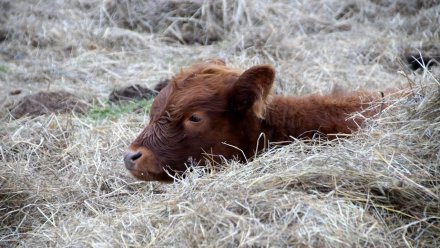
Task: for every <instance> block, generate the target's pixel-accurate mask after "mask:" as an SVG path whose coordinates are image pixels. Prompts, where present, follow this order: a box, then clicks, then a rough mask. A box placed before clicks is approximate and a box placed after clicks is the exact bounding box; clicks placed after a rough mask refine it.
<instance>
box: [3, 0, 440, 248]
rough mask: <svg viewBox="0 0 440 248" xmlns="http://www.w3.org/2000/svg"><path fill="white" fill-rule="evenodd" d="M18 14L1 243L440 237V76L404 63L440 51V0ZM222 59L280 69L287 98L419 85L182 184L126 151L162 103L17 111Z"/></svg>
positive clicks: (14, 6)
mask: <svg viewBox="0 0 440 248" xmlns="http://www.w3.org/2000/svg"><path fill="white" fill-rule="evenodd" d="M173 4H174V6H178V7H176V8H177V10H176V11H173V10H171V9H173V8H170V7H169V6H172V5H173ZM179 4H182V5H179ZM0 12H1V13H0V23H1V24H2V25H1V28H0V58H1V59H0V82H1V83H0V85H1V86H2V91H0V106H1V109H0V122H1V124H0V246H31V247H39V246H57V247H58V246H61V247H63V246H69V247H77V246H80V247H83V246H91V247H96V246H99V247H101V246H102V247H107V246H135V247H138V246H141V247H143V246H159V247H161V246H178V247H188V246H210V247H211V246H229V247H233V246H234V247H235V246H246V247H247V246H275V247H277V246H294V247H296V246H298V247H310V246H311V247H365V246H367V247H371V246H374V247H404V246H410V247H412V246H416V247H439V246H440V215H439V213H440V209H439V208H440V202H439V197H440V192H439V191H440V187H439V176H440V168H439V165H440V152H439V151H440V142H439V140H440V101H439V99H440V83H439V75H440V70H439V68H438V67H436V66H433V67H431V71H426V70H422V69H419V70H418V71H417V72H415V73H414V72H411V71H410V70H409V69H408V67H407V66H406V65H404V64H403V62H402V61H405V58H406V57H407V55H409V54H411V55H416V54H418V53H419V52H422V54H428V55H429V56H430V57H435V56H438V55H439V54H440V49H439V47H438V44H439V37H440V35H439V32H440V30H439V28H440V25H438V24H439V22H440V19H439V18H440V17H439V13H440V5H439V3H438V2H436V1H414V2H411V1H397V2H396V1H357V0H344V1H336V0H322V1H317V0H314V1H294V2H292V1H229V0H228V1H203V2H202V1H172V3H170V4H169V5H163V1H129V0H122V1H116V0H115V1H99V0H93V1H82V0H72V1H64V2H63V1H61V2H60V1H3V2H2V3H1V8H0ZM150 26H151V27H150ZM185 32H186V33H185ZM188 32H189V33H188ZM185 35H187V36H185ZM199 36H200V37H199ZM184 37H187V38H184ZM188 37H189V38H188ZM191 37H193V38H194V37H196V38H197V39H198V40H197V39H193V40H192V41H194V42H190V41H191V39H190V38H191ZM210 37H211V38H212V37H214V38H212V39H211V38H210ZM186 43H194V44H193V45H187V44H186ZM207 44H209V45H207ZM213 57H221V58H223V59H225V60H226V61H227V63H228V64H229V65H231V66H234V67H238V68H242V69H245V68H247V67H249V66H251V65H254V64H258V63H270V64H272V65H274V67H275V68H276V70H277V79H276V80H277V82H276V84H277V85H276V88H275V91H276V92H277V93H280V94H285V95H289V94H305V93H326V92H329V91H330V90H331V89H332V88H334V87H342V88H345V89H350V90H351V89H360V88H366V89H370V90H383V89H385V88H394V87H402V88H405V92H406V93H402V94H400V95H399V96H398V97H397V99H396V98H395V100H389V103H390V105H391V106H390V107H389V108H387V109H384V111H383V112H382V113H381V115H380V116H379V117H378V118H376V119H374V120H369V121H368V122H367V125H366V126H365V127H364V128H363V129H361V130H360V131H359V132H357V133H355V134H353V135H352V136H351V137H350V138H349V139H339V140H335V141H331V142H330V141H301V140H294V141H293V142H292V144H290V145H287V146H284V147H281V148H276V147H273V148H271V149H269V150H268V151H267V152H266V153H264V154H261V155H260V156H258V157H257V158H255V159H254V160H252V161H250V162H249V163H247V164H239V163H236V162H234V161H227V162H225V165H224V167H223V168H222V169H218V170H213V171H208V172H207V171H204V170H201V169H200V168H193V169H192V171H191V172H188V175H187V177H186V178H184V179H180V180H178V181H177V182H175V183H174V184H165V185H164V184H158V183H146V182H139V181H136V180H135V179H133V178H132V177H131V176H130V175H129V174H128V172H127V171H126V170H125V169H124V166H123V163H122V154H123V151H124V149H125V148H126V147H127V145H128V144H129V142H130V141H131V140H132V139H133V138H134V137H135V136H136V135H137V133H139V131H140V130H141V129H142V127H143V126H144V125H145V123H147V122H148V116H147V114H146V113H145V111H140V113H139V111H136V113H134V112H132V111H131V110H130V111H125V112H124V111H122V110H123V109H125V108H121V109H120V111H119V112H117V113H118V115H117V116H114V115H113V116H102V117H99V118H95V117H93V118H92V117H91V115H90V114H89V113H88V112H86V113H85V114H76V113H72V114H53V113H52V114H50V113H47V114H46V115H43V116H38V117H34V118H31V117H29V116H28V117H23V118H20V119H15V118H12V117H11V113H9V111H8V109H9V108H8V106H10V105H11V104H12V103H17V102H19V100H20V99H21V98H22V97H23V96H27V95H29V94H32V93H36V92H39V91H41V90H47V91H61V90H62V91H67V92H69V93H70V94H73V95H76V96H77V97H78V98H80V99H84V100H87V101H88V102H90V103H91V105H93V106H92V107H103V106H106V105H105V102H106V101H107V99H108V95H109V94H110V93H111V92H112V91H113V90H115V89H119V88H123V87H129V86H130V85H136V84H139V85H141V86H143V87H148V88H150V89H153V88H154V86H155V85H156V84H157V83H158V82H160V81H162V80H163V79H164V78H170V77H171V76H172V75H173V74H174V73H175V72H177V71H178V70H179V69H180V67H182V66H185V65H188V64H190V63H192V62H195V61H199V60H202V59H208V58H213ZM387 97H388V96H387ZM127 109H128V108H127Z"/></svg>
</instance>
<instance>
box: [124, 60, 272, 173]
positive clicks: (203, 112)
mask: <svg viewBox="0 0 440 248" xmlns="http://www.w3.org/2000/svg"><path fill="white" fill-rule="evenodd" d="M274 76H275V72H274V70H273V69H272V67H270V66H268V65H260V66H254V67H251V68H250V69H248V70H246V71H245V72H243V73H240V72H239V71H237V70H234V69H230V68H228V67H226V66H225V64H224V62H223V61H220V60H213V61H210V62H206V63H202V64H196V65H194V66H192V67H190V68H187V69H185V70H183V71H181V72H180V73H179V74H177V75H176V76H175V77H174V78H173V79H172V80H171V82H170V83H169V84H168V85H167V86H166V87H165V88H163V89H162V90H161V92H160V93H159V94H158V95H157V96H156V98H155V99H154V101H153V104H152V107H151V110H150V122H149V124H148V125H147V126H146V127H145V129H144V130H143V131H142V132H141V133H140V134H139V136H138V137H137V138H136V139H135V140H134V141H133V143H132V144H131V145H130V146H129V148H128V151H127V153H126V155H125V158H124V162H125V166H126V168H127V169H128V170H129V171H130V172H131V173H132V174H133V175H134V176H135V177H136V178H138V179H141V180H146V181H152V180H157V181H171V180H172V177H171V176H174V175H178V174H181V173H182V172H184V171H185V170H186V162H187V161H188V160H189V159H191V160H192V161H195V162H197V163H199V164H200V165H204V164H205V162H206V159H207V158H210V159H211V160H214V161H216V162H219V161H220V159H221V157H223V158H226V159H231V158H237V159H240V160H242V159H244V158H245V157H249V156H252V155H253V153H254V152H255V147H256V143H257V139H258V136H259V134H260V123H261V119H262V118H263V115H264V111H265V107H266V104H267V101H268V99H269V93H270V90H271V87H272V84H273V80H274ZM237 148H238V149H237ZM170 175H171V176H170Z"/></svg>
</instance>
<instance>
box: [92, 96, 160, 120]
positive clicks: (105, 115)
mask: <svg viewBox="0 0 440 248" xmlns="http://www.w3.org/2000/svg"><path fill="white" fill-rule="evenodd" d="M152 103H153V99H150V100H146V99H145V100H139V101H134V102H127V103H121V104H106V105H105V106H96V107H92V108H91V109H89V110H88V111H87V112H86V113H85V116H86V117H87V118H90V119H92V120H94V121H100V120H108V119H118V118H120V117H121V116H123V115H126V114H129V113H133V112H141V113H148V112H150V108H151V104H152Z"/></svg>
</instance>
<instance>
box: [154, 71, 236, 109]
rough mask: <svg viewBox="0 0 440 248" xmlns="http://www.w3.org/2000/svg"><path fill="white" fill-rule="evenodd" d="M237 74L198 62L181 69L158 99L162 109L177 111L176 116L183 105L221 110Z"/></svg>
mask: <svg viewBox="0 0 440 248" xmlns="http://www.w3.org/2000/svg"><path fill="white" fill-rule="evenodd" d="M239 76H240V71H239V70H235V69H231V68H228V67H226V66H224V65H221V64H214V63H204V64H197V65H194V66H192V67H190V68H187V69H184V70H181V71H180V73H178V74H177V75H176V76H174V77H173V78H172V80H171V82H170V84H169V85H168V86H167V88H166V89H164V92H161V94H159V95H158V96H157V98H158V101H159V102H161V105H162V106H163V108H162V110H163V111H168V112H170V113H172V112H175V111H173V110H176V111H177V110H178V111H179V113H180V114H179V115H181V114H183V113H182V110H183V109H182V108H184V109H185V110H194V109H195V108H197V109H199V110H210V111H223V110H224V108H226V104H227V103H226V95H227V92H228V91H229V90H230V88H231V86H232V85H233V83H234V82H235V81H236V80H237V79H238V77H239ZM208 103H209V104H208ZM161 112H162V111H161ZM176 114H178V113H176Z"/></svg>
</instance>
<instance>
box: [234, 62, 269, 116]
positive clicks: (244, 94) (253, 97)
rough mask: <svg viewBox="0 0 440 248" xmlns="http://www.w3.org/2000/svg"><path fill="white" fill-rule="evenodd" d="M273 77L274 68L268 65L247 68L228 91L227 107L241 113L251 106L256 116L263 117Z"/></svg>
mask: <svg viewBox="0 0 440 248" xmlns="http://www.w3.org/2000/svg"><path fill="white" fill-rule="evenodd" d="M274 79H275V70H274V69H273V68H272V67H271V66H270V65H258V66H254V67H251V68H249V69H248V70H246V71H245V72H243V74H241V75H240V77H239V78H238V79H237V81H236V82H235V83H234V86H233V87H232V90H231V91H230V92H229V98H228V104H229V109H230V110H231V111H232V112H233V113H235V114H242V113H244V112H245V111H247V110H249V109H251V108H252V111H253V112H254V113H255V115H256V116H258V117H260V118H263V116H264V111H265V107H266V102H267V101H268V96H269V93H270V91H271V88H272V85H273V81H274Z"/></svg>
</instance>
